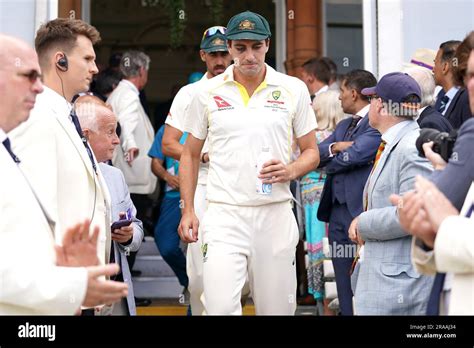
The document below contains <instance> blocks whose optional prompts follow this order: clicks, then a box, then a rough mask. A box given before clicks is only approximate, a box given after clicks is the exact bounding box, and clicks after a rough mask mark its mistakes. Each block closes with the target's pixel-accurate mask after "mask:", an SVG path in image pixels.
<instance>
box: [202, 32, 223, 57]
mask: <svg viewBox="0 0 474 348" xmlns="http://www.w3.org/2000/svg"><path fill="white" fill-rule="evenodd" d="M225 34H226V28H225V27H221V26H215V27H210V28H208V29H206V31H205V32H204V34H203V35H202V40H201V49H202V50H203V51H204V52H206V53H210V52H218V51H225V52H227V40H226V36H225Z"/></svg>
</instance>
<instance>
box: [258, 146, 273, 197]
mask: <svg viewBox="0 0 474 348" xmlns="http://www.w3.org/2000/svg"><path fill="white" fill-rule="evenodd" d="M271 159H272V155H271V154H270V148H269V147H268V146H264V147H262V152H260V155H259V156H258V158H257V193H258V194H261V195H270V194H272V184H264V183H263V181H262V179H260V178H259V177H258V176H259V175H260V171H261V170H262V167H263V164H264V163H265V162H268V161H269V160H271Z"/></svg>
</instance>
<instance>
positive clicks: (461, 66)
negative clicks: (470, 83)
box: [453, 31, 474, 86]
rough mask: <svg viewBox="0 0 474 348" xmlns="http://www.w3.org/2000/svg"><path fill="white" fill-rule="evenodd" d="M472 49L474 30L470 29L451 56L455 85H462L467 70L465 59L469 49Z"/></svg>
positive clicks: (473, 48) (467, 57)
mask: <svg viewBox="0 0 474 348" xmlns="http://www.w3.org/2000/svg"><path fill="white" fill-rule="evenodd" d="M472 50H474V31H471V32H470V33H469V34H467V36H466V37H465V38H464V40H463V41H462V42H461V44H460V45H459V46H458V48H457V49H456V54H455V57H454V58H453V72H454V83H455V84H456V85H457V86H464V76H465V75H466V71H467V61H468V60H469V55H470V54H471V51H472Z"/></svg>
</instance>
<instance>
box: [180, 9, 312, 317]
mask: <svg viewBox="0 0 474 348" xmlns="http://www.w3.org/2000/svg"><path fill="white" fill-rule="evenodd" d="M270 36H271V32H270V28H269V25H268V22H267V20H266V19H265V18H263V17H262V16H260V15H258V14H256V13H253V12H250V11H246V12H243V13H240V14H238V15H236V16H234V17H232V18H231V19H230V21H229V23H228V25H227V33H226V37H227V47H228V49H229V53H230V54H231V56H232V58H233V59H234V62H235V64H233V65H231V66H230V67H229V68H227V70H226V71H225V72H224V73H222V74H221V75H219V76H216V77H215V78H213V79H211V80H209V81H206V82H203V83H202V85H201V86H200V89H199V91H198V92H197V94H196V95H195V96H194V98H193V100H192V102H191V104H190V107H189V114H190V115H193V117H188V118H187V119H186V124H185V130H186V131H187V132H189V136H188V139H187V141H186V144H185V146H184V151H183V154H182V156H181V168H180V174H179V176H180V188H181V197H182V199H183V215H182V219H181V223H180V226H179V230H178V232H179V234H180V237H181V239H182V240H184V241H185V242H188V243H192V242H196V241H197V240H198V239H202V243H203V246H202V257H203V263H204V266H203V278H204V306H205V310H206V314H223V315H226V314H236V315H240V314H242V307H241V304H240V298H241V291H242V288H243V286H244V283H245V281H246V278H247V276H248V279H249V283H250V289H251V293H252V298H253V301H254V303H255V308H256V313H257V315H259V314H281V315H292V314H294V312H295V309H296V271H295V249H296V244H297V242H298V228H297V225H296V221H295V218H294V215H293V212H292V210H291V199H292V195H291V192H290V189H289V182H290V180H292V179H295V178H297V177H300V176H302V175H304V174H306V173H307V172H309V171H310V170H313V169H314V168H316V166H317V165H318V163H319V153H318V150H317V146H316V137H315V133H314V129H315V128H316V126H317V124H316V119H315V117H314V112H313V110H312V108H311V100H310V96H309V93H308V90H307V88H306V86H305V85H304V83H303V82H301V81H300V80H298V79H296V78H294V77H290V76H286V75H284V74H281V73H278V72H276V71H275V70H274V69H272V68H271V67H270V66H268V65H266V64H265V63H264V61H265V54H266V53H267V52H268V49H269V44H270ZM208 135H209V138H208V141H209V157H210V158H212V161H210V166H209V174H208V183H207V185H208V186H207V199H208V201H209V205H208V209H207V211H206V213H205V214H204V218H203V220H202V221H199V220H198V219H197V217H196V214H195V212H194V205H193V197H194V193H195V189H196V182H197V176H198V169H199V161H200V155H201V149H202V147H203V144H204V141H205V140H206V138H207V137H208ZM293 136H295V137H296V140H297V143H298V145H299V147H300V149H301V156H300V157H299V158H298V159H297V160H296V161H294V162H291V163H290V155H291V144H292V140H293ZM262 162H263V163H262ZM260 167H261V170H260V171H259V169H260ZM256 185H257V188H256ZM260 185H262V186H260Z"/></svg>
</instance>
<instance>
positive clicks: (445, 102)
mask: <svg viewBox="0 0 474 348" xmlns="http://www.w3.org/2000/svg"><path fill="white" fill-rule="evenodd" d="M448 102H449V97H448V96H447V95H445V96H444V97H443V98H441V104H440V105H439V110H438V111H439V112H440V113H443V112H444V110H446V105H448Z"/></svg>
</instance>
